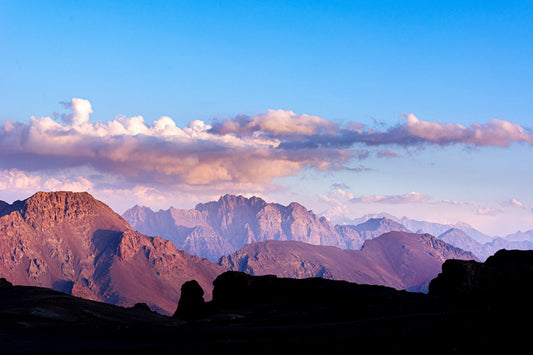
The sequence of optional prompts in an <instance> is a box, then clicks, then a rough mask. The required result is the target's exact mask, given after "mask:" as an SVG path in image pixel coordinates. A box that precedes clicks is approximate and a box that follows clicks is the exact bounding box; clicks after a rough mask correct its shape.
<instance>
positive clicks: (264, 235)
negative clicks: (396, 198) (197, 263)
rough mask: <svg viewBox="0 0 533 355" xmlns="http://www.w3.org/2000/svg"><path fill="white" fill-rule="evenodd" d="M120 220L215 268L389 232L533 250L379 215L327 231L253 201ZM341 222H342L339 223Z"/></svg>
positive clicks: (296, 209) (486, 251)
mask: <svg viewBox="0 0 533 355" xmlns="http://www.w3.org/2000/svg"><path fill="white" fill-rule="evenodd" d="M123 217H124V218H125V219H126V220H127V221H128V222H129V223H130V224H131V226H132V227H133V228H134V229H135V230H138V231H139V232H141V233H144V234H147V235H157V236H160V237H162V238H165V239H169V240H171V241H172V242H173V243H174V244H175V245H176V246H177V247H178V248H180V249H183V250H185V251H187V252H188V253H191V254H194V255H198V256H201V257H205V258H208V259H209V260H211V261H213V262H216V261H217V260H218V259H219V258H220V257H222V256H224V255H228V254H231V253H234V252H236V251H237V250H238V249H240V248H242V247H244V246H246V245H248V244H251V243H254V242H261V241H266V240H280V241H300V242H304V243H308V244H313V245H322V246H334V247H338V248H341V249H360V248H361V247H362V246H363V244H364V242H365V241H366V240H368V239H373V238H376V237H378V236H380V235H382V234H383V233H387V232H391V231H400V232H416V233H419V234H425V233H428V234H431V235H433V236H436V237H437V238H439V239H443V240H444V241H446V242H447V243H449V244H451V245H453V246H455V247H458V248H460V249H463V250H465V251H470V252H472V253H473V254H474V255H475V256H476V257H477V258H479V259H480V260H485V259H486V258H487V257H489V256H490V255H492V254H494V253H495V252H496V251H497V250H499V249H523V250H526V249H533V231H528V232H518V233H515V234H512V235H509V236H508V237H506V238H497V237H490V236H488V235H486V234H484V233H482V232H480V231H478V230H476V229H475V228H473V227H472V226H470V225H469V224H467V223H464V222H458V223H456V224H440V223H433V222H425V221H417V220H413V219H409V218H407V217H402V218H396V217H394V216H392V215H389V214H386V213H381V214H374V215H365V216H363V217H361V218H357V219H353V220H351V222H352V223H353V224H337V225H333V224H332V223H331V222H330V221H329V220H328V219H327V218H326V217H324V216H322V217H320V216H318V215H316V214H315V213H313V211H309V210H307V209H306V208H305V207H304V206H302V205H300V204H298V203H296V202H293V203H291V204H289V205H288V206H283V205H280V204H277V203H267V202H265V201H264V200H262V199H260V198H258V197H252V198H245V197H243V196H234V195H224V196H222V197H220V199H219V200H218V201H211V202H207V203H200V204H198V205H197V206H196V207H195V208H194V209H190V210H184V209H176V208H173V207H171V208H170V209H168V210H159V211H157V212H154V211H153V210H151V209H150V208H148V207H141V206H135V207H133V208H131V209H129V210H127V211H126V212H125V213H124V214H123ZM344 220H345V221H346V219H344Z"/></svg>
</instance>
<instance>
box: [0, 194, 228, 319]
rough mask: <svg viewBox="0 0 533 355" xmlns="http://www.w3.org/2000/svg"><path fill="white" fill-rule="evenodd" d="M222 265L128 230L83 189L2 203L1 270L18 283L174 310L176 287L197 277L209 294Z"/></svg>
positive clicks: (0, 225)
mask: <svg viewBox="0 0 533 355" xmlns="http://www.w3.org/2000/svg"><path fill="white" fill-rule="evenodd" d="M222 271H224V269H223V268H221V267H219V266H217V265H215V264H213V263H211V262H209V261H208V260H206V259H201V258H199V257H196V256H191V255H189V254H187V253H185V252H184V251H181V250H178V249H177V248H176V247H175V246H174V245H173V244H172V243H171V242H170V241H168V240H163V239H161V238H157V237H148V236H145V235H143V234H141V233H138V232H135V231H133V229H132V228H131V227H130V226H129V224H128V223H127V222H126V221H125V220H124V219H123V218H122V217H120V216H119V215H117V214H116V213H115V212H113V211H112V210H111V209H110V208H109V207H108V206H106V205H105V204H104V203H102V202H100V201H98V200H96V199H94V198H93V197H92V196H91V195H89V194H88V193H72V192H50V193H45V192H39V193H36V194H35V195H33V196H32V197H30V198H28V199H27V200H24V201H16V202H14V203H13V204H12V205H9V204H7V205H6V204H4V207H3V208H2V214H1V215H0V275H5V276H6V277H8V278H9V279H10V280H11V281H12V282H14V283H15V284H17V285H32V286H43V287H49V288H53V289H55V290H58V291H62V292H66V293H69V294H72V295H75V296H79V297H84V298H87V299H92V300H99V301H105V302H109V303H113V304H117V305H124V306H131V305H133V304H135V303H138V302H145V303H147V304H148V305H149V306H150V307H152V308H153V309H154V310H157V311H159V312H163V313H167V314H171V313H172V312H173V311H174V310H175V306H176V300H177V299H178V297H179V287H180V286H181V284H182V283H183V282H184V281H186V280H188V279H190V278H191V277H195V278H197V279H198V280H199V282H200V283H201V284H202V286H203V287H204V288H205V289H206V290H207V292H208V294H210V291H211V289H212V286H211V284H212V281H213V280H214V278H215V277H216V276H217V275H218V274H219V273H221V272H222Z"/></svg>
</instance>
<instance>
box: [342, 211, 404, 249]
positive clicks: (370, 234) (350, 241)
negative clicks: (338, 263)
mask: <svg viewBox="0 0 533 355" xmlns="http://www.w3.org/2000/svg"><path fill="white" fill-rule="evenodd" d="M335 229H336V230H337V232H338V233H339V234H340V235H341V236H343V237H344V240H345V241H346V246H347V247H348V248H349V249H360V248H361V247H362V246H363V243H364V242H365V240H368V239H374V238H376V237H379V236H380V235H382V234H384V233H387V232H392V231H399V232H410V230H408V229H407V228H405V227H404V226H403V225H401V224H400V223H398V222H395V221H393V220H391V219H388V218H385V217H380V218H370V219H368V220H367V221H365V222H363V223H361V224H358V225H356V226H353V225H337V226H335Z"/></svg>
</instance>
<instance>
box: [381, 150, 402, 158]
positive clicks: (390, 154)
mask: <svg viewBox="0 0 533 355" xmlns="http://www.w3.org/2000/svg"><path fill="white" fill-rule="evenodd" d="M377 155H378V158H398V154H396V153H394V152H393V151H392V150H380V151H379V152H378V153H377Z"/></svg>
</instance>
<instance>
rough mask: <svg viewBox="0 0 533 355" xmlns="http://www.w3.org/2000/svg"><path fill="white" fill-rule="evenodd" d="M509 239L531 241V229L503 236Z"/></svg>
mask: <svg viewBox="0 0 533 355" xmlns="http://www.w3.org/2000/svg"><path fill="white" fill-rule="evenodd" d="M505 239H506V240H509V241H524V240H525V241H529V242H533V230H528V231H526V232H522V231H518V232H516V233H513V234H509V235H507V236H506V237H505Z"/></svg>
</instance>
